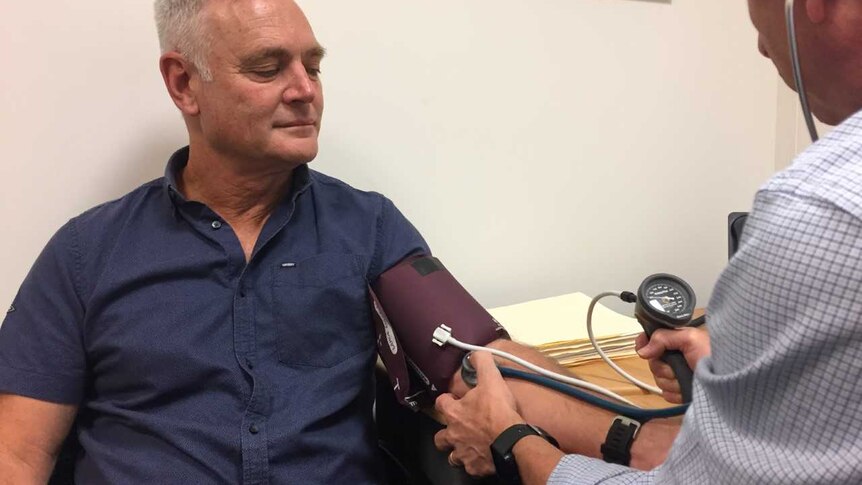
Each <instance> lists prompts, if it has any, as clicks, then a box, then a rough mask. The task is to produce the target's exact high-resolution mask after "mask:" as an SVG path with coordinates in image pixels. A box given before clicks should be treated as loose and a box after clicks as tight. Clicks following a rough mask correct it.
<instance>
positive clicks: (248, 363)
mask: <svg viewBox="0 0 862 485" xmlns="http://www.w3.org/2000/svg"><path fill="white" fill-rule="evenodd" d="M245 365H247V366H248V368H249V369H254V362H252V361H251V359H245Z"/></svg>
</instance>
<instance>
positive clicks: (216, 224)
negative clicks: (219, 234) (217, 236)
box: [212, 221, 221, 230]
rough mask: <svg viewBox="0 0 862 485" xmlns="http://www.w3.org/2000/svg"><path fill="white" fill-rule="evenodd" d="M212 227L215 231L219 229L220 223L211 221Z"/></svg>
mask: <svg viewBox="0 0 862 485" xmlns="http://www.w3.org/2000/svg"><path fill="white" fill-rule="evenodd" d="M212 226H213V229H216V230H218V229H221V222H220V221H213V223H212Z"/></svg>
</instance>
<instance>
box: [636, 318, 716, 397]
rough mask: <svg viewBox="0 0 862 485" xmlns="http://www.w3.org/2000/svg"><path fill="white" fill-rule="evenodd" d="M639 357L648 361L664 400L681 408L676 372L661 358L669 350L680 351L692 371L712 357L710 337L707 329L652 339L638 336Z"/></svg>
mask: <svg viewBox="0 0 862 485" xmlns="http://www.w3.org/2000/svg"><path fill="white" fill-rule="evenodd" d="M635 348H636V349H637V352H638V355H639V356H641V358H643V359H648V360H649V368H650V371H652V374H653V376H654V377H655V382H656V384H657V385H658V387H659V388H661V390H662V391H663V394H662V396H663V397H664V398H665V400H667V401H668V402H672V403H677V404H681V403H682V394H681V392H680V388H679V381H677V379H676V375H675V374H674V372H673V369H671V367H670V366H669V365H667V364H665V363H664V362H662V361H661V360H659V358H660V357H661V356H662V354H664V353H665V352H666V351H668V350H678V351H680V352H682V354H683V355H684V356H685V360H686V362H688V366H689V367H691V370H692V371H693V370H694V369H695V368H696V367H697V364H698V362H700V359H702V358H704V357H706V356H708V355H709V354H710V346H709V334H708V333H707V331H706V329H704V328H691V327H688V328H680V329H677V330H664V329H661V330H656V331H655V332H654V333H653V334H652V338H650V339H647V337H646V334H643V333H642V334H640V335H638V338H637V340H636V341H635Z"/></svg>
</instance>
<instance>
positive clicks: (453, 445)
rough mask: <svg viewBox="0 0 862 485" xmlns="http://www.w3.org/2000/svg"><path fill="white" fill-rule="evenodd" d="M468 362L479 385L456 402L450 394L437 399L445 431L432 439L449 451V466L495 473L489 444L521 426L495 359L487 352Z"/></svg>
mask: <svg viewBox="0 0 862 485" xmlns="http://www.w3.org/2000/svg"><path fill="white" fill-rule="evenodd" d="M470 361H471V362H472V364H473V366H474V367H475V368H476V374H477V380H478V384H477V385H476V387H475V388H473V389H471V390H469V391H467V393H466V394H464V397H462V398H461V399H456V398H455V397H454V396H453V395H452V394H443V395H441V396H440V397H438V398H437V403H436V406H435V407H436V408H437V411H438V412H439V413H440V414H441V415H442V416H443V419H444V421H445V422H446V425H447V427H446V429H443V430H441V431H440V432H438V433H437V434H436V435H435V436H434V445H435V446H437V449H439V450H441V451H446V450H452V452H451V453H450V454H449V463H450V464H452V465H453V466H458V465H463V466H464V469H465V470H466V471H467V473H469V474H470V475H473V476H485V475H491V474H493V473H494V462H493V460H492V459H491V450H490V446H491V443H492V442H493V441H494V440H495V439H497V436H499V435H500V433H502V432H503V431H505V430H506V429H507V428H508V427H510V426H512V425H514V424H519V423H524V422H525V421H524V418H522V417H521V415H520V414H519V413H518V409H517V404H516V402H515V397H514V396H513V395H512V393H511V391H510V390H509V387H508V386H507V385H506V382H505V381H504V380H503V377H502V376H501V375H500V371H499V370H498V369H497V366H496V365H495V364H494V359H493V358H492V357H491V354H489V353H488V352H475V353H473V355H472V356H471V357H470Z"/></svg>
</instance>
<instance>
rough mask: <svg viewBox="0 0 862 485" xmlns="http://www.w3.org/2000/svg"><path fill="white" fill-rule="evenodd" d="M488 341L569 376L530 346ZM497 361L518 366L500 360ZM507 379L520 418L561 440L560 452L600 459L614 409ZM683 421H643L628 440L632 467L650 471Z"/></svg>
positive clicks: (660, 459)
mask: <svg viewBox="0 0 862 485" xmlns="http://www.w3.org/2000/svg"><path fill="white" fill-rule="evenodd" d="M489 346H490V347H493V348H497V349H500V350H503V351H506V352H509V353H511V354H514V355H517V356H518V357H521V358H523V359H525V360H527V361H529V362H531V363H534V364H537V365H539V366H541V367H544V368H547V369H549V370H552V371H554V372H558V373H564V374H567V375H572V373H571V372H570V371H568V370H567V369H566V368H564V367H563V366H561V365H560V364H559V363H558V362H556V361H555V360H553V359H550V358H548V357H546V356H544V355H543V354H542V353H541V352H539V351H537V350H535V349H533V348H530V347H527V346H524V345H521V344H518V343H515V342H512V341H509V340H497V341H495V342H493V343H491V344H490V345H489ZM498 363H499V364H502V365H505V366H507V367H518V366H516V365H514V364H513V363H512V362H509V361H506V360H502V359H500V360H498ZM507 384H508V385H509V388H510V389H511V390H512V394H514V396H515V399H516V400H517V403H518V410H519V412H520V413H521V416H523V418H524V420H526V421H527V422H528V423H532V424H535V425H537V426H540V427H541V428H544V429H545V430H547V431H548V432H549V433H550V434H551V435H552V436H554V437H555V438H556V439H557V441H559V443H560V447H561V448H562V450H563V451H564V452H566V453H577V454H579V455H585V456H591V457H595V458H601V449H600V447H601V445H602V443H604V441H605V436H606V435H607V433H608V429H609V428H610V426H611V424H612V422H613V419H614V417H615V414H613V413H611V412H609V411H605V410H602V409H599V408H597V407H595V406H592V405H589V404H586V403H584V402H582V401H580V400H578V399H575V398H572V397H570V396H567V395H564V394H562V393H560V392H558V391H554V390H551V389H548V388H546V387H544V386H539V385H537V384H533V383H530V382H525V381H521V380H517V379H507ZM681 422H682V421H681V419H679V418H674V419H656V420H652V421H650V422H648V423H646V424H644V426H642V427H641V430H640V432H639V435H638V437H637V439H635V441H634V444H633V445H632V449H631V455H632V460H631V466H633V467H635V468H639V469H641V470H650V469H652V468H655V467H656V466H658V465H660V464H661V463H662V462H664V459H665V457H666V456H667V452H668V450H669V449H670V447H671V445H672V444H673V440H674V439H675V438H676V434H677V433H678V432H679V427H680V424H681Z"/></svg>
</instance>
